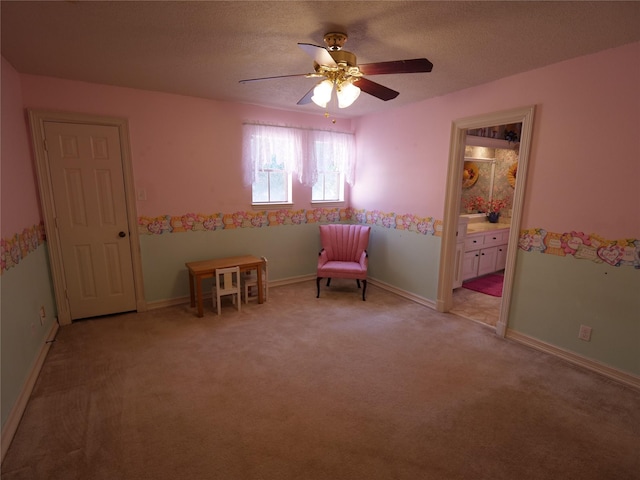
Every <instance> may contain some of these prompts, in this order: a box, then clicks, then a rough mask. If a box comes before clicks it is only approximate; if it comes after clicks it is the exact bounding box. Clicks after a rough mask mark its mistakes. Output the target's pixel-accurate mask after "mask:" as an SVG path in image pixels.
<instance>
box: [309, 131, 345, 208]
mask: <svg viewBox="0 0 640 480" xmlns="http://www.w3.org/2000/svg"><path fill="white" fill-rule="evenodd" d="M314 148H315V150H316V162H317V163H316V167H317V180H316V182H315V183H314V184H313V187H312V189H311V201H312V202H342V201H344V173H343V172H342V171H341V168H340V163H339V162H338V161H336V159H335V157H334V156H332V155H331V150H332V149H331V145H329V144H328V142H322V141H318V142H315V144H314Z"/></svg>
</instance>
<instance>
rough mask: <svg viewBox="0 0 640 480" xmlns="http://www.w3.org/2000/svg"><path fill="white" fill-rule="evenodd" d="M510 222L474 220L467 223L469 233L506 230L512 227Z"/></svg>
mask: <svg viewBox="0 0 640 480" xmlns="http://www.w3.org/2000/svg"><path fill="white" fill-rule="evenodd" d="M510 227H511V225H509V224H508V223H490V222H487V221H485V222H483V223H480V222H473V223H469V224H468V225H467V234H468V235H469V234H472V233H484V232H491V231H493V230H505V229H508V228H510Z"/></svg>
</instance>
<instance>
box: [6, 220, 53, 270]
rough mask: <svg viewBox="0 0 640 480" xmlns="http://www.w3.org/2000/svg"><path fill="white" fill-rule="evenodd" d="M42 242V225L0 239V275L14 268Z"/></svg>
mask: <svg viewBox="0 0 640 480" xmlns="http://www.w3.org/2000/svg"><path fill="white" fill-rule="evenodd" d="M44 242H45V233H44V224H43V223H40V224H39V225H34V226H32V227H30V228H25V229H24V230H23V231H22V233H16V234H15V235H14V236H13V237H11V238H2V239H0V274H2V273H4V272H6V271H7V270H9V269H10V268H12V267H15V266H16V265H17V264H19V263H20V262H21V261H22V260H24V259H25V258H26V257H27V255H29V254H30V253H31V252H34V251H35V250H36V249H37V248H38V247H39V246H40V245H42V244H43V243H44Z"/></svg>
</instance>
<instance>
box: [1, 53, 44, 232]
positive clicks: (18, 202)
mask: <svg viewBox="0 0 640 480" xmlns="http://www.w3.org/2000/svg"><path fill="white" fill-rule="evenodd" d="M30 148H31V147H30V139H29V136H28V127H27V120H26V115H25V112H24V110H23V107H22V90H21V87H20V75H19V74H18V72H16V70H15V69H14V68H13V67H12V66H11V64H10V63H9V62H7V61H6V60H5V59H4V57H3V58H2V175H1V182H2V186H1V188H2V199H1V203H2V211H1V213H0V214H1V215H2V228H1V235H2V238H8V237H13V236H14V235H15V234H16V233H22V231H23V230H24V229H25V228H31V227H33V226H34V225H38V224H39V223H40V220H41V216H40V206H39V203H38V202H39V199H38V198H39V197H38V194H37V188H36V180H35V178H36V177H35V167H34V164H33V162H32V159H31V158H32V157H31V149H30Z"/></svg>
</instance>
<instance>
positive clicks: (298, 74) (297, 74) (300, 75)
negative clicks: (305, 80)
mask: <svg viewBox="0 0 640 480" xmlns="http://www.w3.org/2000/svg"><path fill="white" fill-rule="evenodd" d="M308 75H315V74H312V73H296V74H293V75H277V76H275V77H262V78H247V79H245V80H240V83H248V82H258V81H260V80H273V79H276V78H289V77H306V76H308Z"/></svg>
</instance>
